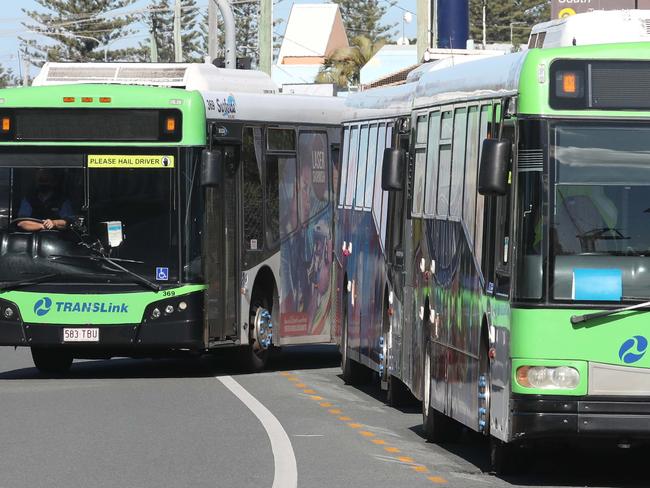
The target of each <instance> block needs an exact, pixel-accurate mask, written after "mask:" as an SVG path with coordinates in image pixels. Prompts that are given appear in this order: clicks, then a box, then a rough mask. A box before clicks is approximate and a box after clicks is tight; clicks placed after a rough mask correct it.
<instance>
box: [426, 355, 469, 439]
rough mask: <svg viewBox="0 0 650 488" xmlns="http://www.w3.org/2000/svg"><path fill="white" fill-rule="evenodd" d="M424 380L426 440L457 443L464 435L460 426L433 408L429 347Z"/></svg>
mask: <svg viewBox="0 0 650 488" xmlns="http://www.w3.org/2000/svg"><path fill="white" fill-rule="evenodd" d="M422 378H423V380H424V382H425V383H424V385H423V388H422V391H423V395H422V430H423V431H424V437H425V439H426V440H427V442H432V443H448V442H456V441H457V440H458V438H459V437H460V435H461V433H462V429H461V426H460V424H459V423H458V422H456V421H455V420H454V419H452V418H449V417H447V416H446V415H445V414H444V413H442V412H438V411H437V410H436V409H435V408H433V407H432V406H431V389H430V388H431V387H430V385H431V351H430V346H429V345H427V347H426V349H425V353H424V368H423V375H422Z"/></svg>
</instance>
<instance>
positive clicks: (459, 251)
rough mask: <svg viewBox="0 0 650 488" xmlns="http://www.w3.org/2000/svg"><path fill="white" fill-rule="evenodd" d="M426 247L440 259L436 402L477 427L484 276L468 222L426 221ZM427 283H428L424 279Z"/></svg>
mask: <svg viewBox="0 0 650 488" xmlns="http://www.w3.org/2000/svg"><path fill="white" fill-rule="evenodd" d="M425 238H426V247H427V248H428V250H429V255H430V256H431V257H432V259H434V260H435V273H434V274H433V276H432V282H431V285H430V287H426V288H425V294H426V293H428V292H430V293H431V295H430V296H429V300H430V304H431V309H432V310H434V311H435V313H436V318H435V319H434V321H435V323H434V324H431V327H432V328H433V331H432V337H433V338H434V343H433V349H432V362H433V368H432V373H433V374H432V376H433V377H432V385H431V387H432V390H431V391H432V403H433V405H434V407H435V408H437V409H438V410H440V411H442V412H444V413H446V414H447V415H449V416H451V417H453V418H455V419H456V420H458V421H460V422H462V423H463V424H465V425H467V426H468V427H470V428H472V429H474V430H476V429H477V418H478V413H477V411H478V386H477V382H478V354H479V345H480V332H481V320H482V317H483V306H482V305H481V294H482V293H481V281H480V278H479V270H478V269H477V267H476V264H475V261H474V258H473V252H472V249H471V246H470V243H469V240H468V238H467V233H466V232H465V230H464V228H463V224H462V223H461V222H458V221H452V220H431V221H428V222H427V229H426V235H425ZM425 285H426V283H425Z"/></svg>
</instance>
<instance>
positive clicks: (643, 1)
mask: <svg viewBox="0 0 650 488" xmlns="http://www.w3.org/2000/svg"><path fill="white" fill-rule="evenodd" d="M625 9H650V0H552V1H551V18H552V19H561V18H562V17H567V16H569V15H575V14H580V13H583V12H589V11H590V10H625Z"/></svg>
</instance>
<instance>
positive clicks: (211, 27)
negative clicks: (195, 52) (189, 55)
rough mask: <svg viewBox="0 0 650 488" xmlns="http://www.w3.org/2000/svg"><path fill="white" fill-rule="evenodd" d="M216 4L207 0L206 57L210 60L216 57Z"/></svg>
mask: <svg viewBox="0 0 650 488" xmlns="http://www.w3.org/2000/svg"><path fill="white" fill-rule="evenodd" d="M216 39H217V4H216V3H214V2H213V1H212V0H208V57H209V58H210V62H212V61H214V58H216V57H217V41H216Z"/></svg>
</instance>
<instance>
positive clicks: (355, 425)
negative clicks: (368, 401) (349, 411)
mask: <svg viewBox="0 0 650 488" xmlns="http://www.w3.org/2000/svg"><path fill="white" fill-rule="evenodd" d="M348 427H352V428H353V429H359V428H361V424H357V423H355V422H350V423H348Z"/></svg>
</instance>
